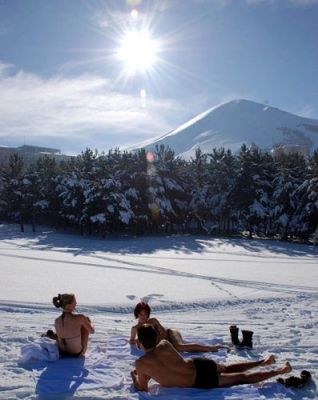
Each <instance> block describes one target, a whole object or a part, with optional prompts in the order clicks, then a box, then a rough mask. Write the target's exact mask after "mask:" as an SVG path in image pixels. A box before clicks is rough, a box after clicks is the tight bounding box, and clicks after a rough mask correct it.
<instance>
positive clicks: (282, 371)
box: [276, 361, 293, 374]
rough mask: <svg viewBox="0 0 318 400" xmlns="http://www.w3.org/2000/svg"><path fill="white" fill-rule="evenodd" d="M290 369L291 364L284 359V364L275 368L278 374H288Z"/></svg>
mask: <svg viewBox="0 0 318 400" xmlns="http://www.w3.org/2000/svg"><path fill="white" fill-rule="evenodd" d="M292 370H293V368H292V366H291V365H290V364H289V362H288V361H286V362H285V364H284V365H282V366H281V367H279V368H277V369H276V372H278V373H279V374H288V373H289V372H292Z"/></svg>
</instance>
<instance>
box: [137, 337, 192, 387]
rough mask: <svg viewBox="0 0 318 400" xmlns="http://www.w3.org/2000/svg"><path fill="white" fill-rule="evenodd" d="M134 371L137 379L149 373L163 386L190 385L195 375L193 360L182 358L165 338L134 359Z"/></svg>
mask: <svg viewBox="0 0 318 400" xmlns="http://www.w3.org/2000/svg"><path fill="white" fill-rule="evenodd" d="M171 350H173V351H171ZM136 371H137V374H138V376H139V380H140V379H141V378H142V377H143V375H145V377H144V379H145V380H146V376H148V375H149V376H151V378H153V379H154V380H155V381H157V382H159V383H160V384H161V385H163V386H178V387H191V386H192V385H193V384H194V381H195V376H196V372H195V367H194V364H193V361H192V360H191V359H190V358H188V359H185V358H183V357H182V356H181V355H180V354H179V353H178V352H177V351H175V349H174V348H173V346H172V344H171V343H169V342H168V341H167V340H162V341H161V342H160V343H159V344H158V345H157V346H156V348H155V349H154V350H153V351H151V352H148V353H146V354H145V356H143V357H141V358H139V359H138V360H136Z"/></svg>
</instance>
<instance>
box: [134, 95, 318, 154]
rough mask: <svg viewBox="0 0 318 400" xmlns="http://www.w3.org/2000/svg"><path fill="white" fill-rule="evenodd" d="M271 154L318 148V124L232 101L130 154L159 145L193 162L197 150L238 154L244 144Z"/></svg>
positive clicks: (267, 107)
mask: <svg viewBox="0 0 318 400" xmlns="http://www.w3.org/2000/svg"><path fill="white" fill-rule="evenodd" d="M252 142H253V145H254V146H257V147H258V148H260V149H264V150H265V149H266V150H270V149H272V148H273V147H274V146H277V145H278V144H284V143H293V144H296V145H302V146H306V147H307V151H308V153H310V152H311V151H313V150H315V149H317V148H318V120H314V119H309V118H304V117H299V116H297V115H294V114H291V113H288V112H286V111H282V110H279V109H278V108H274V107H270V106H268V105H264V104H261V103H256V102H253V101H250V100H245V99H241V100H231V101H228V102H225V103H221V104H219V105H217V106H215V107H212V108H210V109H208V110H206V111H204V112H203V113H201V114H199V115H198V116H196V117H194V118H192V119H191V120H189V121H187V122H186V123H184V124H182V125H180V126H179V127H178V128H176V129H174V130H172V131H171V132H169V133H166V134H164V135H162V136H160V137H157V138H154V139H150V140H147V141H145V142H143V143H140V144H138V145H136V146H133V147H131V148H130V149H129V150H130V151H134V150H138V149H140V148H145V149H146V150H147V151H153V150H154V149H155V147H156V146H157V145H158V146H160V145H162V144H163V145H164V146H165V147H170V149H172V150H173V151H174V152H175V155H176V156H180V157H183V158H185V159H189V158H190V157H194V155H195V151H196V149H198V148H200V149H201V150H202V151H203V152H204V153H209V152H211V151H212V150H213V149H214V148H221V147H224V148H225V150H228V149H229V150H231V151H232V152H233V153H236V152H238V151H239V150H240V148H241V146H242V145H243V144H246V145H247V146H250V145H251V143H252Z"/></svg>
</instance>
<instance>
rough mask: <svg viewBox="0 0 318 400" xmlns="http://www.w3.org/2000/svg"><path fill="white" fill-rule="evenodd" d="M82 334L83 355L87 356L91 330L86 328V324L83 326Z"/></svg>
mask: <svg viewBox="0 0 318 400" xmlns="http://www.w3.org/2000/svg"><path fill="white" fill-rule="evenodd" d="M81 336H82V356H85V353H86V350H87V345H88V336H89V332H88V330H87V329H86V328H84V326H82V327H81Z"/></svg>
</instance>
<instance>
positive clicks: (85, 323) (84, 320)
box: [81, 314, 95, 333]
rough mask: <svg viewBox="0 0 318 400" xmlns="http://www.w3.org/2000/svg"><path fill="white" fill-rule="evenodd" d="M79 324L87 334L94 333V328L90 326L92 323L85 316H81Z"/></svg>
mask: <svg viewBox="0 0 318 400" xmlns="http://www.w3.org/2000/svg"><path fill="white" fill-rule="evenodd" d="M81 317H82V318H81V322H82V325H83V326H84V328H85V329H86V330H87V331H88V332H89V333H95V327H94V325H93V324H92V321H91V319H90V318H89V317H87V316H86V315H84V314H82V315H81Z"/></svg>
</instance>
